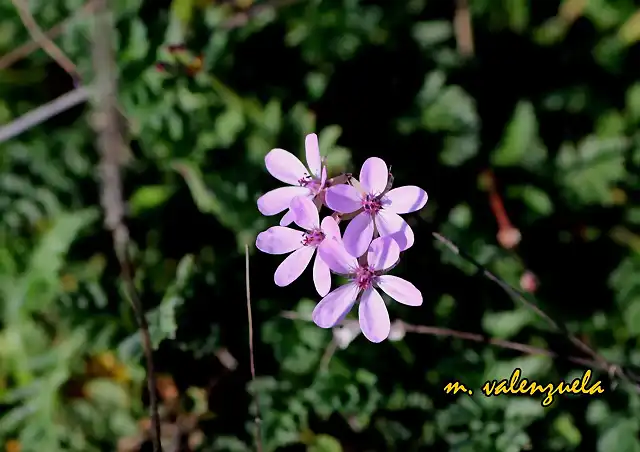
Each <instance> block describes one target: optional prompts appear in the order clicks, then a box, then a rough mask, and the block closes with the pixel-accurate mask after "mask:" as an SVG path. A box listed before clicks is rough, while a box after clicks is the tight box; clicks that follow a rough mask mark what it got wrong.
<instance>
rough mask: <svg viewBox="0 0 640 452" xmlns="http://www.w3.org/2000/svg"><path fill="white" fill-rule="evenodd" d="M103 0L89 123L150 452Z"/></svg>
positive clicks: (138, 309) (146, 340)
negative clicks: (129, 320) (127, 307)
mask: <svg viewBox="0 0 640 452" xmlns="http://www.w3.org/2000/svg"><path fill="white" fill-rule="evenodd" d="M110 13H111V12H110V10H109V8H108V3H107V0H98V1H97V3H96V14H95V26H94V36H93V44H92V59H93V66H94V71H95V90H96V93H95V94H96V97H95V105H94V117H93V127H94V129H95V131H96V134H97V136H98V148H99V150H100V166H99V170H100V171H99V174H100V184H101V187H100V202H101V204H102V208H103V210H104V215H105V220H104V222H105V227H106V228H107V229H108V230H109V231H111V234H112V237H113V246H114V248H115V254H116V256H117V258H118V261H119V263H120V267H121V275H122V279H123V281H124V285H125V288H126V291H127V294H128V300H129V302H130V303H131V307H132V309H133V311H134V313H135V315H136V319H137V321H138V325H139V327H140V334H141V336H142V348H143V350H144V354H145V358H146V365H147V369H146V370H147V386H148V389H149V405H150V407H149V410H150V411H151V422H152V435H151V436H152V442H153V450H154V452H162V439H161V438H162V433H161V427H160V414H159V411H158V399H157V391H156V381H155V373H154V366H153V347H152V343H151V335H150V333H149V325H148V324H147V319H146V317H145V314H144V308H143V306H142V303H141V301H140V298H139V297H138V294H137V291H136V287H135V283H134V275H133V267H132V265H131V263H130V258H129V248H130V241H129V230H128V228H127V226H126V224H125V222H124V211H125V208H124V198H123V194H122V175H121V172H120V170H121V166H122V165H123V163H124V161H125V159H124V158H123V156H124V155H126V151H127V145H126V144H125V142H124V138H123V136H122V134H121V131H120V124H119V122H120V117H119V112H118V102H117V82H116V61H115V55H114V51H113V48H112V42H113V39H112V37H113V32H114V30H113V24H112V21H111V14H110Z"/></svg>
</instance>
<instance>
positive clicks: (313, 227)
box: [256, 196, 340, 297]
mask: <svg viewBox="0 0 640 452" xmlns="http://www.w3.org/2000/svg"><path fill="white" fill-rule="evenodd" d="M290 211H291V212H292V216H293V219H294V221H295V222H296V224H297V225H298V226H300V227H301V228H303V229H304V230H305V231H304V232H303V231H298V230H296V229H291V228H286V227H283V226H273V227H271V228H269V229H267V230H266V231H264V232H261V233H260V234H258V237H257V239H256V247H257V248H258V249H259V250H260V251H263V252H265V253H269V254H286V253H291V254H290V255H289V256H287V258H286V259H285V260H284V261H282V263H281V264H280V265H279V266H278V268H277V269H276V272H275V274H274V281H275V283H276V284H277V285H278V286H280V287H284V286H287V285H289V284H291V283H292V282H293V281H295V280H296V279H298V277H299V276H300V275H301V274H302V272H303V271H304V270H305V269H306V268H307V266H308V265H309V262H311V258H312V257H313V253H315V251H316V249H317V248H320V249H321V248H322V247H323V246H324V244H325V243H327V242H328V240H325V239H327V238H333V237H337V238H338V239H339V238H340V229H339V228H338V223H336V220H334V219H333V218H332V217H325V218H324V219H323V220H322V224H320V218H319V215H318V209H317V207H316V206H315V205H314V204H313V202H312V201H311V200H310V199H309V198H307V197H305V196H299V197H297V198H294V199H293V200H292V201H291V210H290ZM313 282H314V284H315V286H316V290H317V291H318V293H319V294H320V296H322V297H324V296H325V295H326V294H327V293H328V292H329V290H330V289H331V272H330V271H329V266H328V265H327V264H326V263H325V262H324V261H323V260H322V258H321V257H320V254H317V255H316V259H315V261H314V263H313Z"/></svg>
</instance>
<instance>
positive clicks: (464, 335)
mask: <svg viewBox="0 0 640 452" xmlns="http://www.w3.org/2000/svg"><path fill="white" fill-rule="evenodd" d="M280 315H281V317H283V318H285V319H289V320H302V321H305V322H309V321H311V320H310V319H308V318H305V317H303V316H301V315H299V314H298V313H296V312H293V311H283V312H282V313H281V314H280ZM392 328H400V329H401V330H403V331H404V332H406V333H413V334H424V335H428V336H438V337H452V338H457V339H462V340H465V341H471V342H478V343H484V344H489V345H493V346H495V347H499V348H504V349H507V350H514V351H517V352H520V353H523V354H526V355H538V356H549V357H552V358H563V357H562V356H561V355H559V354H558V353H555V352H553V351H551V350H547V349H544V348H540V347H534V346H532V345H527V344H522V343H519V342H512V341H506V340H502V339H493V338H490V337H486V336H484V335H482V334H478V333H469V332H466V331H458V330H452V329H449V328H440V327H437V326H426V325H413V324H410V323H406V322H403V321H402V320H395V321H394V322H393V325H392ZM332 342H334V341H332ZM329 346H331V344H330V345H329ZM335 351H336V350H335V348H334V349H333V351H332V353H333V352H335ZM565 359H566V360H567V361H570V362H573V363H575V364H579V365H581V366H585V367H592V368H598V369H601V370H603V371H605V372H609V373H611V372H612V371H613V370H615V369H616V366H614V365H606V364H603V363H602V362H600V361H596V360H592V359H585V358H580V357H577V356H569V357H566V358H565ZM323 360H324V359H323Z"/></svg>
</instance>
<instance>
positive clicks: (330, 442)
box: [307, 435, 342, 452]
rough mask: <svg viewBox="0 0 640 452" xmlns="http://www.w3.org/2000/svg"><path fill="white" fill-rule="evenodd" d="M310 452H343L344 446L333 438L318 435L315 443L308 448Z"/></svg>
mask: <svg viewBox="0 0 640 452" xmlns="http://www.w3.org/2000/svg"><path fill="white" fill-rule="evenodd" d="M307 451H308V452H342V445H341V444H340V442H339V441H338V440H337V439H335V438H334V437H333V436H329V435H316V436H315V438H314V442H313V444H312V445H310V446H309V447H308V448H307Z"/></svg>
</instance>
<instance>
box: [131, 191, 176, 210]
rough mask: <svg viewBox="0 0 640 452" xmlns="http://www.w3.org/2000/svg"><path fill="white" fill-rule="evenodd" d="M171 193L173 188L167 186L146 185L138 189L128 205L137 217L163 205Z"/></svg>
mask: <svg viewBox="0 0 640 452" xmlns="http://www.w3.org/2000/svg"><path fill="white" fill-rule="evenodd" d="M172 193H173V188H171V187H170V186H167V185H146V186H144V187H140V188H138V189H137V190H136V191H135V192H134V193H133V195H131V199H130V201H129V204H130V205H131V211H132V213H133V214H134V215H137V214H139V213H141V212H143V211H145V210H149V209H153V208H156V207H158V206H160V205H161V204H163V203H164V202H165V201H166V200H167V199H168V198H169V197H170V196H171V194H172Z"/></svg>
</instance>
